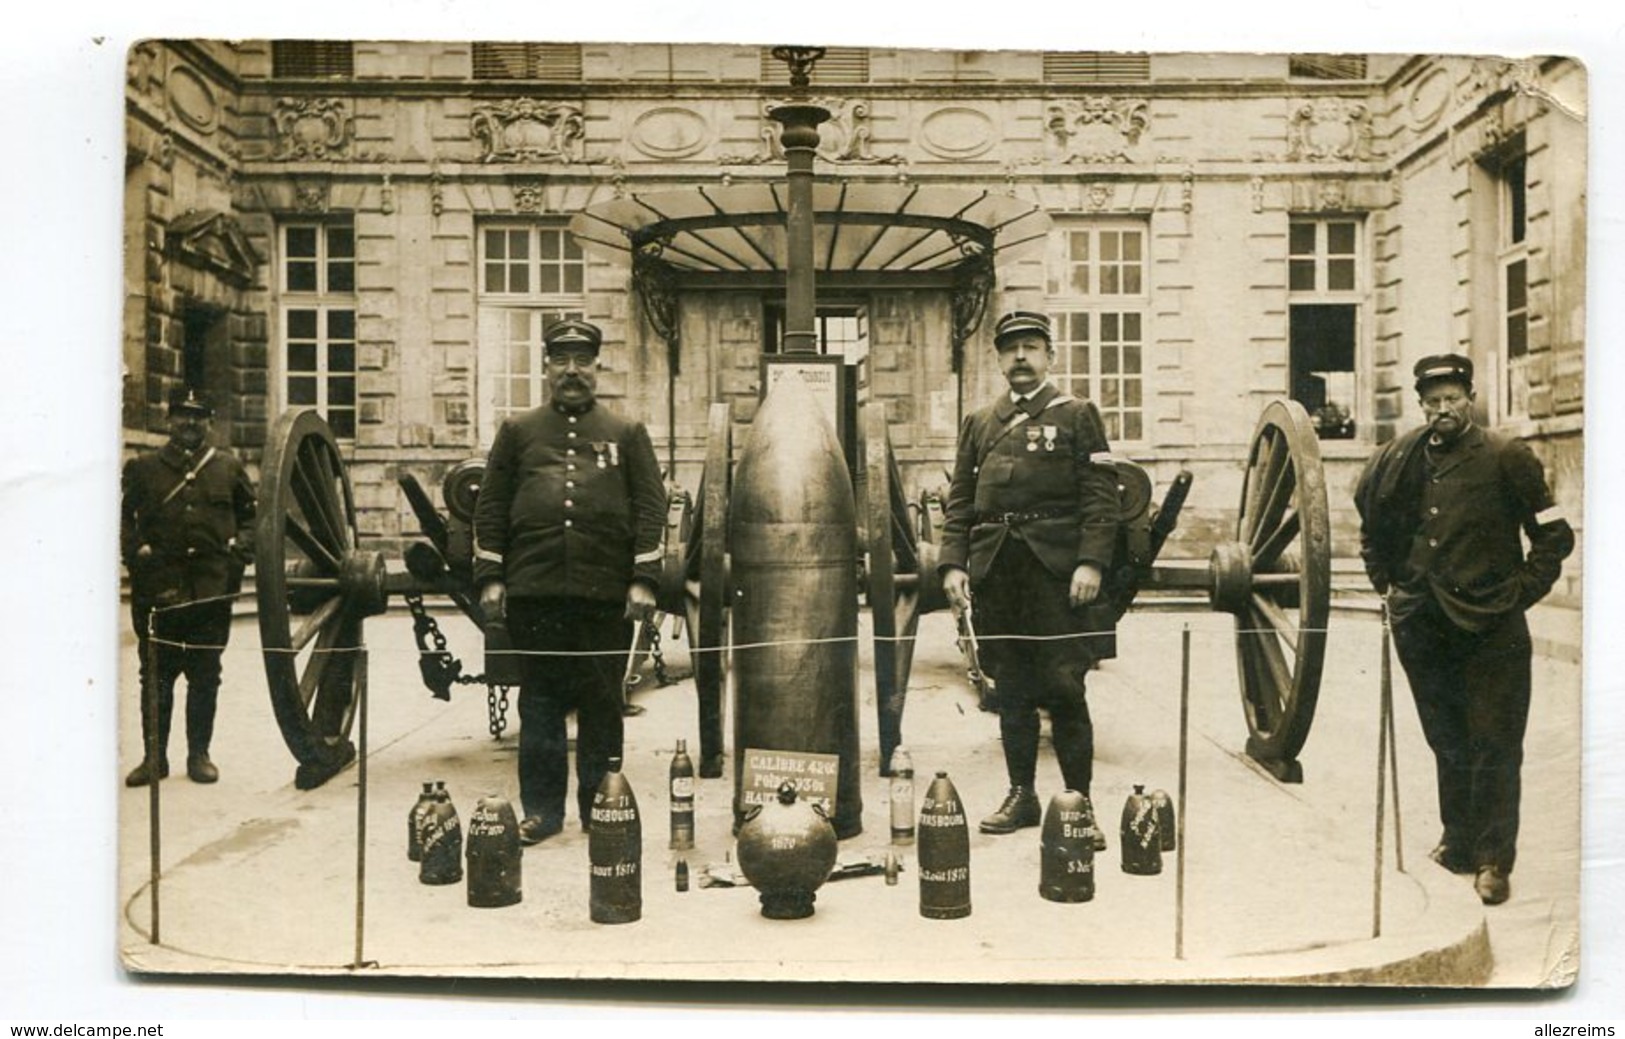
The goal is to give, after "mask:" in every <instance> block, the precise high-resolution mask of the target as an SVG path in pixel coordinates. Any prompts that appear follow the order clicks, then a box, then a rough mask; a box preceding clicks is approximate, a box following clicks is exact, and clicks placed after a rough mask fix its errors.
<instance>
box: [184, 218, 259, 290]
mask: <svg viewBox="0 0 1625 1039" xmlns="http://www.w3.org/2000/svg"><path fill="white" fill-rule="evenodd" d="M164 246H165V251H166V252H167V253H168V254H169V255H170V256H171V257H173V258H176V259H178V260H181V261H183V262H185V263H186V264H188V265H189V266H192V267H196V268H198V269H200V270H206V271H212V272H214V273H215V274H217V275H219V276H220V278H221V279H222V280H224V281H225V282H226V283H227V284H229V285H235V286H237V287H238V288H247V287H248V286H249V285H251V284H253V281H254V270H255V268H256V267H257V266H258V265H259V263H260V257H259V256H258V254H256V253H255V251H254V246H253V245H252V244H251V243H250V242H249V239H248V234H247V232H245V231H244V230H243V228H242V225H241V224H239V223H238V222H237V220H236V218H235V217H232V216H230V215H229V214H226V213H221V212H220V211H218V210H214V209H202V210H189V211H188V212H186V213H184V214H182V215H181V216H178V217H176V218H175V220H174V221H173V222H172V223H171V224H170V225H169V229H168V233H167V235H166V236H165V239H164Z"/></svg>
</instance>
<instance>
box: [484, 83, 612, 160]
mask: <svg viewBox="0 0 1625 1039" xmlns="http://www.w3.org/2000/svg"><path fill="white" fill-rule="evenodd" d="M469 129H470V131H471V132H472V134H473V136H474V139H475V140H476V141H478V142H479V144H480V147H481V155H480V161H481V162H565V163H568V162H580V161H582V149H583V146H584V145H585V143H586V138H587V124H586V119H585V117H584V116H583V115H582V106H581V105H579V104H576V103H574V102H569V101H539V100H537V99H535V98H528V97H519V98H510V99H508V100H506V101H496V102H491V103H487V104H479V105H475V106H474V113H473V115H472V116H471V118H470V125H469Z"/></svg>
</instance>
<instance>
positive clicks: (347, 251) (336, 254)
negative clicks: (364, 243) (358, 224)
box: [327, 225, 355, 260]
mask: <svg viewBox="0 0 1625 1039" xmlns="http://www.w3.org/2000/svg"><path fill="white" fill-rule="evenodd" d="M327 255H328V257H329V258H330V259H335V260H338V259H350V258H351V257H353V256H355V230H354V229H353V228H349V227H342V226H337V225H335V226H333V227H329V228H328V229H327Z"/></svg>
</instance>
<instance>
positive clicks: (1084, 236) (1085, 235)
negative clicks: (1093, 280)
mask: <svg viewBox="0 0 1625 1039" xmlns="http://www.w3.org/2000/svg"><path fill="white" fill-rule="evenodd" d="M1067 254H1068V256H1069V257H1070V258H1071V259H1072V262H1073V263H1087V262H1088V260H1089V232H1088V231H1073V232H1072V233H1071V234H1069V235H1067Z"/></svg>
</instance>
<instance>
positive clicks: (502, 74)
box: [474, 43, 581, 83]
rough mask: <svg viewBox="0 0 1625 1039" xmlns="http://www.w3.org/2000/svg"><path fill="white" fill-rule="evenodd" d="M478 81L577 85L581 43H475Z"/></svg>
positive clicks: (475, 67)
mask: <svg viewBox="0 0 1625 1039" xmlns="http://www.w3.org/2000/svg"><path fill="white" fill-rule="evenodd" d="M474 78H475V79H528V80H534V81H536V82H540V83H574V82H578V81H579V80H580V79H581V44H579V43H475V44H474Z"/></svg>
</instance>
